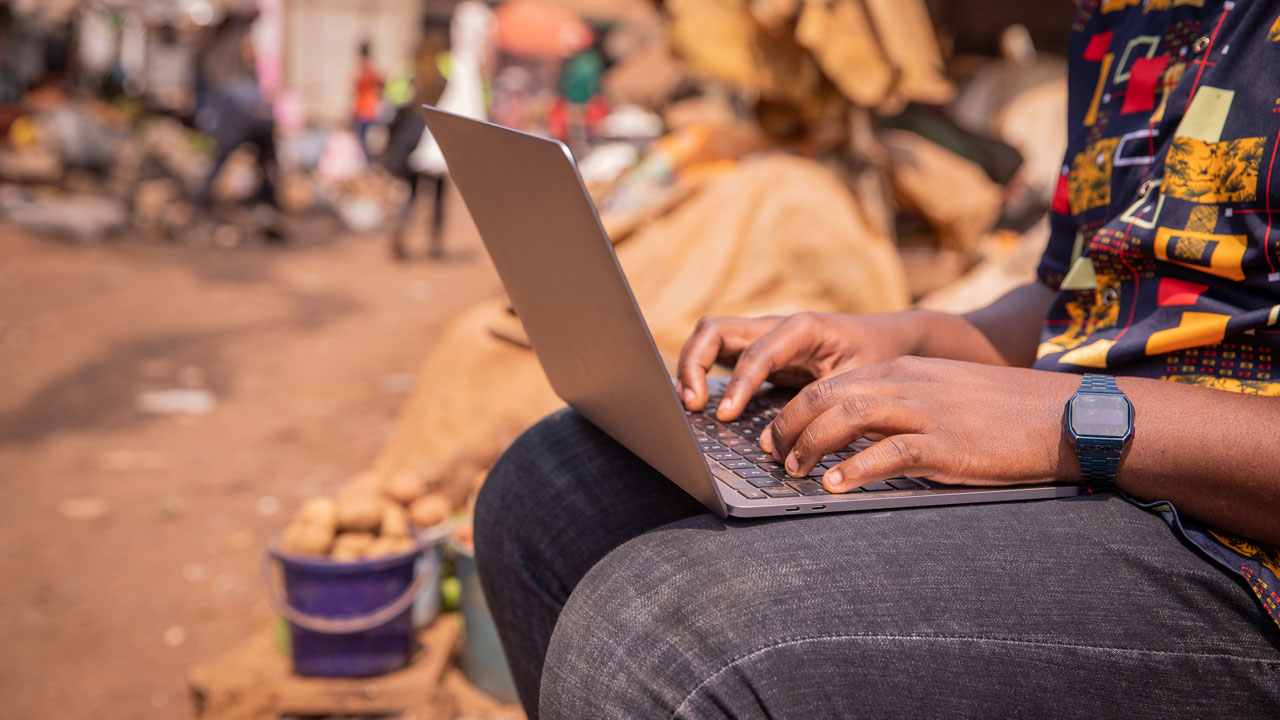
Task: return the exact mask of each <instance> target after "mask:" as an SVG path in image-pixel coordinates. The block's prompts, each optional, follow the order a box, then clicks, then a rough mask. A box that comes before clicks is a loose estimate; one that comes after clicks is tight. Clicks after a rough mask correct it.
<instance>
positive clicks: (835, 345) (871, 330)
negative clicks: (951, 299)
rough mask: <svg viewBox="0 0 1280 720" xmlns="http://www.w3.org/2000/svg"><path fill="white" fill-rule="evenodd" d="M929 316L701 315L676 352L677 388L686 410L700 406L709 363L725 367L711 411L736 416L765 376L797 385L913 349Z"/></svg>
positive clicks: (723, 416) (727, 417)
mask: <svg viewBox="0 0 1280 720" xmlns="http://www.w3.org/2000/svg"><path fill="white" fill-rule="evenodd" d="M930 315H933V313H923V312H918V311H907V312H897V313H882V314H879V315H842V314H838V313H810V312H806V313H799V314H797V315H790V316H786V317H779V316H772V317H761V318H712V317H707V318H703V319H701V320H699V321H698V325H697V327H696V328H695V329H694V331H693V335H691V336H690V337H689V340H688V341H687V342H685V344H684V349H683V350H681V351H680V366H679V370H678V371H677V381H676V392H677V393H678V394H679V395H680V399H681V401H682V402H683V403H684V406H685V407H686V408H687V409H689V410H692V411H694V412H698V411H701V410H702V409H703V408H704V407H706V404H707V371H708V370H710V369H711V366H712V365H714V364H715V363H720V364H721V365H730V366H732V367H733V377H732V378H731V379H730V380H729V384H728V386H727V387H726V388H725V392H724V397H723V399H722V400H721V401H720V406H719V408H717V410H716V417H717V418H718V419H719V420H720V421H722V422H728V421H730V420H734V419H736V418H737V417H738V416H739V415H741V414H742V410H743V408H745V407H746V405H747V401H748V400H749V399H750V398H751V396H752V395H753V394H755V392H756V391H757V390H759V389H760V387H761V385H763V384H764V382H765V381H766V380H768V381H769V382H772V383H774V384H775V385H782V386H786V387H802V386H804V385H807V384H809V383H811V382H813V381H814V380H820V379H822V378H825V377H828V376H830V375H835V374H838V373H842V372H847V371H849V370H855V369H857V368H860V367H864V366H867V365H874V364H876V363H880V362H884V361H886V360H892V359H893V358H895V357H899V356H902V355H911V354H914V353H916V352H917V350H918V349H919V347H920V345H921V340H922V338H923V337H924V334H925V333H924V327H923V326H924V324H925V321H926V319H927V318H928V316H930Z"/></svg>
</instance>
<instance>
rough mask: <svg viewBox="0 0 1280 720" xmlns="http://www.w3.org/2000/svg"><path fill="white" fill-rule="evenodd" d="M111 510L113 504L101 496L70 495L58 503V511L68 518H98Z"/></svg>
mask: <svg viewBox="0 0 1280 720" xmlns="http://www.w3.org/2000/svg"><path fill="white" fill-rule="evenodd" d="M109 512H111V504H110V503H108V502H107V501H106V500H104V499H103V498H100V497H69V498H64V499H63V500H62V502H60V503H58V513H59V514H61V515H62V517H64V518H67V519H68V520H97V519H98V518H100V517H103V516H105V515H106V514H107V513H109Z"/></svg>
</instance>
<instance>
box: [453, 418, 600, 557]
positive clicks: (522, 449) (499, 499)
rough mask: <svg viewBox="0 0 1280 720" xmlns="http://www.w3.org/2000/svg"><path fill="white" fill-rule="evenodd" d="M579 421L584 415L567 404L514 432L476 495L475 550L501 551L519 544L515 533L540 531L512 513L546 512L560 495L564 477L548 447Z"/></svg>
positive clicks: (479, 553)
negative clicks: (559, 486)
mask: <svg viewBox="0 0 1280 720" xmlns="http://www.w3.org/2000/svg"><path fill="white" fill-rule="evenodd" d="M580 422H584V421H583V420H582V418H581V416H579V415H577V413H574V412H573V411H572V410H568V409H566V410H561V411H558V412H556V413H553V414H551V415H548V416H547V417H545V418H543V419H542V420H539V421H538V422H537V423H536V424H534V425H533V427H531V428H529V429H528V430H526V431H525V432H524V433H523V434H521V435H520V437H518V438H516V441H515V442H513V443H512V444H511V446H510V447H508V448H507V450H506V451H505V452H504V453H502V455H501V456H500V457H499V458H498V460H497V462H495V463H494V464H493V467H492V468H491V469H490V470H489V475H488V477H486V478H485V481H484V484H483V485H482V486H481V488H480V493H479V495H478V496H477V497H476V508H475V518H474V523H475V544H476V555H477V556H490V557H498V556H499V555H501V554H502V553H503V549H504V548H509V547H511V545H512V543H515V544H519V542H520V540H519V538H517V537H512V535H513V534H516V533H523V532H537V530H536V529H535V528H530V527H529V526H528V524H527V523H525V522H513V518H516V517H520V518H533V519H537V518H541V517H547V516H548V514H549V513H548V511H549V510H550V509H551V508H550V507H549V506H550V505H552V504H554V503H555V501H556V498H557V496H558V491H557V487H556V486H557V485H559V484H561V483H563V482H565V479H566V477H565V473H563V472H558V471H557V468H556V467H555V466H556V465H557V457H556V454H554V453H552V452H548V448H549V447H551V446H553V445H556V444H558V443H560V442H563V439H564V438H565V436H566V434H569V433H572V432H573V431H574V428H575V425H576V424H577V423H580ZM542 505H545V506H548V507H542Z"/></svg>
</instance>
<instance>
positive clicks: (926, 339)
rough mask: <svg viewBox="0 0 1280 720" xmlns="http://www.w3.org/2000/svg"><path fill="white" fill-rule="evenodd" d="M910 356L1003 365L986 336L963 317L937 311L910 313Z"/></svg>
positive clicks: (914, 311)
mask: <svg viewBox="0 0 1280 720" xmlns="http://www.w3.org/2000/svg"><path fill="white" fill-rule="evenodd" d="M905 315H906V317H904V318H903V320H904V322H903V323H902V326H903V327H906V328H908V334H909V335H908V336H909V338H910V351H909V352H907V353H905V354H908V355H918V356H920V357H932V358H943V359H948V360H963V361H967V362H979V363H985V364H988V365H1001V364H1004V363H1001V362H998V354H997V353H995V351H994V349H993V348H991V343H990V342H989V341H988V340H987V338H986V336H985V335H983V334H982V332H981V331H980V330H979V329H978V328H977V327H976V326H975V325H974V324H973V323H971V322H969V320H968V319H967V318H965V317H964V316H963V315H955V314H953V313H947V312H939V311H937V310H922V309H912V310H907V311H906V313H905Z"/></svg>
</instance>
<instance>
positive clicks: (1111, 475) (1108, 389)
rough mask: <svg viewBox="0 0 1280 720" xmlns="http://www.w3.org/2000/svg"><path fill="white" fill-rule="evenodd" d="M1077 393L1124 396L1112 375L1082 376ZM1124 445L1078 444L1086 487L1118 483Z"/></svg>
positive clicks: (1077, 451) (1110, 485)
mask: <svg viewBox="0 0 1280 720" xmlns="http://www.w3.org/2000/svg"><path fill="white" fill-rule="evenodd" d="M1076 392H1077V393H1082V392H1083V393H1099V394H1105V395H1119V396H1121V397H1124V393H1123V392H1122V391H1121V390H1120V387H1119V386H1118V385H1116V379H1115V378H1114V377H1112V376H1110V375H1084V376H1083V377H1081V378H1080V389H1079V390H1077V391H1076ZM1123 451H1124V446H1123V445H1121V444H1120V443H1117V444H1116V446H1115V447H1114V448H1112V447H1101V446H1098V445H1097V444H1096V442H1094V443H1090V444H1089V446H1087V447H1081V446H1080V445H1077V446H1076V456H1077V457H1078V458H1079V459H1080V480H1081V483H1082V484H1083V485H1085V486H1086V487H1103V488H1109V487H1113V486H1115V484H1116V469H1117V468H1118V467H1119V465H1120V454H1121V453H1122V452H1123Z"/></svg>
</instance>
